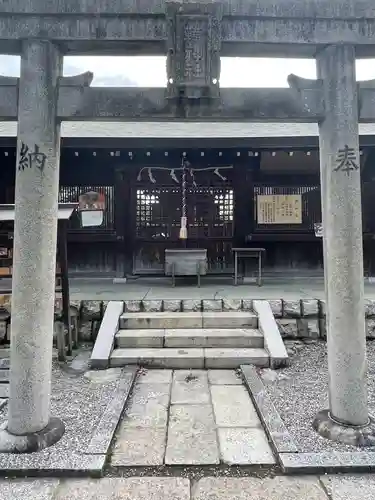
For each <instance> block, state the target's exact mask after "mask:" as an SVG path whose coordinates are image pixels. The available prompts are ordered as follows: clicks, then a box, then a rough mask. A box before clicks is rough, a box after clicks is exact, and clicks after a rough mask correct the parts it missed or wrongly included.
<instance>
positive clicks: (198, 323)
mask: <svg viewBox="0 0 375 500" xmlns="http://www.w3.org/2000/svg"><path fill="white" fill-rule="evenodd" d="M206 314H210V313H206ZM211 314H212V313H211ZM223 314H225V313H223ZM226 314H228V313H226ZM202 321H203V319H202V313H199V312H169V311H166V312H140V313H125V314H123V315H122V316H121V318H120V328H121V329H125V328H127V329H131V330H137V329H139V330H144V329H147V328H154V329H163V328H168V329H174V328H202Z"/></svg>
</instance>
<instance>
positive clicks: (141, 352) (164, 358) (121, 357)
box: [110, 347, 205, 370]
mask: <svg viewBox="0 0 375 500" xmlns="http://www.w3.org/2000/svg"><path fill="white" fill-rule="evenodd" d="M204 363H205V355H204V349H199V348H191V349H182V348H180V349H173V348H169V349H165V348H164V347H162V348H156V347H153V348H147V349H145V348H142V349H115V350H114V351H113V352H112V355H111V361H110V365H111V366H113V367H115V366H125V365H134V364H137V365H141V366H148V367H154V368H175V369H181V370H187V369H189V368H190V369H191V368H197V369H200V368H204Z"/></svg>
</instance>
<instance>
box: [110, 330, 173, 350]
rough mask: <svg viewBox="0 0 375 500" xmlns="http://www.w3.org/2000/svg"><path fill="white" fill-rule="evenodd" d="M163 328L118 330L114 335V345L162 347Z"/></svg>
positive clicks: (124, 346)
mask: <svg viewBox="0 0 375 500" xmlns="http://www.w3.org/2000/svg"><path fill="white" fill-rule="evenodd" d="M164 331H165V330H164V329H159V330H156V329H154V328H147V329H146V330H129V329H125V330H120V331H119V332H118V333H117V334H116V337H115V341H116V342H115V343H116V347H123V348H128V349H130V348H137V347H138V348H142V347H146V348H147V347H163V345H164Z"/></svg>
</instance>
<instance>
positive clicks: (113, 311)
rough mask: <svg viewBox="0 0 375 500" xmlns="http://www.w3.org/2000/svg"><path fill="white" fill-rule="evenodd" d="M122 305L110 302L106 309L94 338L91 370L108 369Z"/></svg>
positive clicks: (117, 302) (118, 302)
mask: <svg viewBox="0 0 375 500" xmlns="http://www.w3.org/2000/svg"><path fill="white" fill-rule="evenodd" d="M123 309H124V305H123V303H122V302H121V301H111V302H110V304H109V305H108V307H107V311H106V313H105V314H104V317H103V320H102V322H101V325H100V328H99V332H98V335H97V338H96V342H95V345H94V349H93V351H92V355H91V361H90V364H91V366H92V367H93V368H108V365H109V358H110V355H111V352H112V349H113V344H114V341H115V335H116V333H117V330H118V323H119V318H120V315H121V313H122V312H123Z"/></svg>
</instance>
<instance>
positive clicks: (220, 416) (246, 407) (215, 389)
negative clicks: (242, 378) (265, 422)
mask: <svg viewBox="0 0 375 500" xmlns="http://www.w3.org/2000/svg"><path fill="white" fill-rule="evenodd" d="M211 394H212V403H213V407H214V412H215V419H216V424H217V426H218V427H260V426H261V423H260V420H259V418H258V415H257V412H256V410H255V408H254V405H253V403H252V401H251V399H250V396H249V394H248V393H247V391H246V389H245V387H243V386H242V385H241V386H240V385H228V386H226V385H212V386H211Z"/></svg>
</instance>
